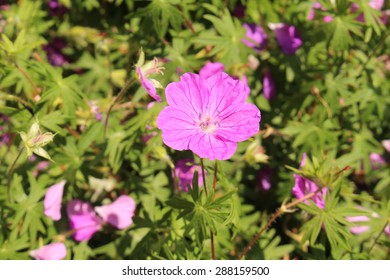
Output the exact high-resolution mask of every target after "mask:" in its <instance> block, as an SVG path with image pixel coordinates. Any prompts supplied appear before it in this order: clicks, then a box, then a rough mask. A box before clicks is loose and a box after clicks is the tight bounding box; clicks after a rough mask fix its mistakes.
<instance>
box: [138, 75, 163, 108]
mask: <svg viewBox="0 0 390 280" xmlns="http://www.w3.org/2000/svg"><path fill="white" fill-rule="evenodd" d="M137 73H138V76H139V79H140V82H141V85H142V87H143V88H144V89H145V90H146V92H147V93H148V94H149V95H150V96H151V97H152V98H153V99H155V100H156V101H157V102H161V101H162V100H161V97H160V96H159V95H158V94H157V90H156V87H155V85H154V84H153V83H152V81H150V80H148V79H146V77H145V76H144V74H143V73H142V71H141V68H140V67H138V68H137Z"/></svg>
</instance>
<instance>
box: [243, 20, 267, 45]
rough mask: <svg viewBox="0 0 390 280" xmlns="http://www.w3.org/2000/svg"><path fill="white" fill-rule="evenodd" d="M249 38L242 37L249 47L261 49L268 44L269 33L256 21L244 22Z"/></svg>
mask: <svg viewBox="0 0 390 280" xmlns="http://www.w3.org/2000/svg"><path fill="white" fill-rule="evenodd" d="M243 26H244V28H245V30H246V34H245V36H246V37H247V39H249V40H247V39H241V41H242V42H243V43H244V44H245V45H247V46H248V47H250V48H252V49H254V50H256V51H261V50H263V49H265V48H266V46H267V34H266V33H265V32H264V30H263V28H261V27H260V26H259V25H257V24H254V23H244V24H243Z"/></svg>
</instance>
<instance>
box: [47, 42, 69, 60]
mask: <svg viewBox="0 0 390 280" xmlns="http://www.w3.org/2000/svg"><path fill="white" fill-rule="evenodd" d="M65 46H66V42H65V41H64V40H63V39H61V38H58V37H56V38H54V39H53V41H51V42H50V43H49V44H47V45H45V46H43V49H44V50H45V51H46V54H47V58H48V60H49V62H50V64H51V65H53V66H61V65H63V64H65V63H67V62H69V61H68V59H67V58H66V57H65V55H63V54H62V49H63V48H65Z"/></svg>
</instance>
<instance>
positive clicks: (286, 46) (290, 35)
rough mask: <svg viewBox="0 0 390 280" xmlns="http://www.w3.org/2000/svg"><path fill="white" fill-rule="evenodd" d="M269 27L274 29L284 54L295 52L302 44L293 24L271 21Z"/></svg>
mask: <svg viewBox="0 0 390 280" xmlns="http://www.w3.org/2000/svg"><path fill="white" fill-rule="evenodd" d="M269 26H270V28H271V29H272V30H273V31H274V33H275V37H276V40H277V41H278V44H279V46H280V47H281V48H282V51H283V52H284V53H285V54H289V55H292V54H295V53H296V52H297V50H298V49H299V48H300V47H301V46H302V38H301V35H300V33H299V31H298V30H297V29H296V28H295V26H292V25H288V24H285V23H271V24H270V25H269Z"/></svg>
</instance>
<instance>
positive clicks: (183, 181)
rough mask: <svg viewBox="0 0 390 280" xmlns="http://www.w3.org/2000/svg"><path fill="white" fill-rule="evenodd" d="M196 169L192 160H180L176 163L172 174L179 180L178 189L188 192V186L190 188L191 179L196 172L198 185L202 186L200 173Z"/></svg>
mask: <svg viewBox="0 0 390 280" xmlns="http://www.w3.org/2000/svg"><path fill="white" fill-rule="evenodd" d="M198 167H199V166H197V165H194V161H193V160H192V159H180V160H178V161H177V163H176V165H175V171H174V172H175V176H176V178H178V179H179V187H180V188H181V189H182V190H183V191H185V192H187V191H188V185H189V186H190V187H191V188H192V179H193V178H194V173H195V171H196V170H198V185H199V186H200V185H203V176H202V171H201V170H200V168H198Z"/></svg>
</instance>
